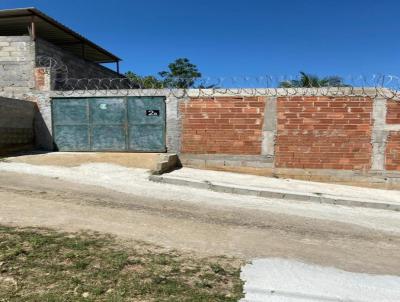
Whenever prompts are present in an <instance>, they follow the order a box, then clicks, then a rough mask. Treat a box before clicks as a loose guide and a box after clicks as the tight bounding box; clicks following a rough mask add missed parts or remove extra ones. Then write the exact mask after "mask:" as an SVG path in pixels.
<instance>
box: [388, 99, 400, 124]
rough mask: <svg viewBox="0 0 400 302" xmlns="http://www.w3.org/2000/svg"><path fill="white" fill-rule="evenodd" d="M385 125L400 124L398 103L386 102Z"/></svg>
mask: <svg viewBox="0 0 400 302" xmlns="http://www.w3.org/2000/svg"><path fill="white" fill-rule="evenodd" d="M386 123H388V124H400V102H399V101H388V102H387V114H386Z"/></svg>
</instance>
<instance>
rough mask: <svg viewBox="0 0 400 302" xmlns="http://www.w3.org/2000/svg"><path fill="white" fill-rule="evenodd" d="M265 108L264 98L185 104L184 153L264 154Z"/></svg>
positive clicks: (225, 99)
mask: <svg viewBox="0 0 400 302" xmlns="http://www.w3.org/2000/svg"><path fill="white" fill-rule="evenodd" d="M264 107H265V98H264V97H226V98H201V99H194V98H192V99H191V100H190V101H189V102H186V103H181V105H180V110H181V114H182V129H183V130H182V131H183V132H182V149H181V152H183V153H185V152H186V153H202V154H211V153H215V154H260V153H261V143H262V124H263V118H264Z"/></svg>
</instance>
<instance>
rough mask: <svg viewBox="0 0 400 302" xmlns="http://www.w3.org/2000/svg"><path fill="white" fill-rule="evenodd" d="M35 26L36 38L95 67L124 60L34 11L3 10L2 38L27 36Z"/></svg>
mask: <svg viewBox="0 0 400 302" xmlns="http://www.w3.org/2000/svg"><path fill="white" fill-rule="evenodd" d="M32 22H33V23H34V28H35V35H36V36H37V37H40V38H42V39H44V40H47V41H49V42H51V43H53V44H54V45H57V46H59V47H62V48H63V49H64V50H66V51H69V52H71V53H73V54H75V55H76V56H78V57H81V58H84V59H86V60H89V61H92V62H95V63H111V62H117V61H120V60H121V59H120V58H118V57H117V56H116V55H114V54H112V53H110V52H108V51H107V50H105V49H104V48H102V47H100V46H98V45H97V44H95V43H93V42H91V41H90V40H88V39H86V38H85V37H83V36H81V35H80V34H78V33H77V32H75V31H73V30H72V29H70V28H68V27H67V26H65V25H63V24H61V23H60V22H58V21H56V20H54V19H53V18H51V17H49V16H47V15H46V14H44V13H42V12H41V11H40V10H38V9H36V8H34V7H29V8H18V9H6V10H0V36H18V35H26V34H28V33H29V31H28V28H29V27H31V24H32Z"/></svg>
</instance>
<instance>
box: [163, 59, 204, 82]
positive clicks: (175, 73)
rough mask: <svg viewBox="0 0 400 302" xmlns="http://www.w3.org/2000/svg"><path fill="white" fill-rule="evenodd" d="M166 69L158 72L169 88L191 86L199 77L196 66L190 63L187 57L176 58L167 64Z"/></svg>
mask: <svg viewBox="0 0 400 302" xmlns="http://www.w3.org/2000/svg"><path fill="white" fill-rule="evenodd" d="M168 69H169V70H168V71H161V72H159V73H158V74H159V75H160V76H161V78H162V81H163V83H164V85H165V86H166V87H170V88H191V87H193V86H194V84H195V82H196V80H198V79H199V78H200V77H201V73H200V72H199V70H198V69H197V66H196V65H194V64H192V63H190V61H189V59H187V58H179V59H176V60H175V61H174V62H172V63H170V64H169V65H168Z"/></svg>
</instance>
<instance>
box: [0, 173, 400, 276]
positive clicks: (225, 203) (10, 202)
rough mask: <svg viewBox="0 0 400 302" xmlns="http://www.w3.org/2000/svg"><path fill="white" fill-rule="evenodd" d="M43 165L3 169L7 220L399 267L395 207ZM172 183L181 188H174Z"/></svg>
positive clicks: (239, 253) (186, 247) (205, 252)
mask: <svg viewBox="0 0 400 302" xmlns="http://www.w3.org/2000/svg"><path fill="white" fill-rule="evenodd" d="M23 168H24V169H26V168H27V167H26V166H23ZM92 168H93V167H92ZM18 169H20V168H19V166H18V167H16V168H15V170H18ZM35 169H37V168H36V167H33V168H32V169H31V170H29V173H23V169H22V168H21V169H20V170H21V172H18V173H16V172H7V171H4V170H3V171H0V207H1V211H0V224H3V225H9V226H19V227H21V226H22V227H24V226H27V227H32V226H39V227H51V228H55V229H58V230H63V231H69V232H76V231H81V230H91V231H98V232H101V233H109V234H113V235H116V236H118V237H120V238H122V239H125V240H126V242H128V243H129V242H133V240H143V241H146V242H150V243H155V244H159V245H161V246H163V247H165V248H167V249H177V250H180V251H190V252H195V253H196V254H197V255H201V256H218V255H228V256H235V257H238V258H241V259H245V260H250V259H254V258H263V257H280V258H291V259H297V260H300V261H305V262H308V263H314V264H318V265H323V266H334V267H336V268H341V269H344V270H347V271H353V272H365V273H375V274H393V275H400V228H399V213H396V212H393V213H387V212H390V211H386V212H385V211H381V210H367V209H362V210H360V209H351V208H350V209H348V208H346V207H337V206H328V205H324V206H323V205H318V207H317V205H312V204H307V203H299V202H296V203H290V202H287V201H285V202H280V201H278V200H268V199H260V198H258V199H257V198H253V197H249V198H247V197H246V196H240V197H238V196H233V195H230V194H224V193H210V192H209V193H205V192H204V193H203V192H201V191H200V190H193V191H190V190H189V191H174V190H178V189H175V188H174V187H173V186H167V185H165V186H162V185H155V184H153V183H151V182H144V181H143V182H141V180H139V179H138V181H137V184H136V185H135V182H136V180H135V178H134V177H133V178H132V179H126V175H125V174H124V181H125V185H126V186H129V187H130V188H131V191H129V192H121V186H118V185H117V183H116V179H115V178H118V175H119V174H118V173H122V172H121V171H117V172H118V173H117V174H116V175H115V177H113V176H112V175H111V176H110V175H108V176H107V177H108V178H106V180H105V182H104V183H103V184H102V185H93V184H94V183H96V182H95V181H97V180H99V181H100V180H101V177H102V172H101V171H100V170H99V169H97V170H95V172H96V173H94V174H88V172H87V171H86V172H85V173H83V172H82V171H81V170H74V173H76V174H71V175H70V177H69V178H66V177H64V176H63V174H62V173H60V172H57V171H61V170H55V171H56V172H54V173H53V174H51V175H52V176H51V177H50V176H43V175H40V174H41V173H42V172H43V171H42V172H40V171H41V170H40V169H37V173H36V172H35ZM49 169H50V168H49ZM65 169H70V168H65ZM62 171H64V172H65V173H67V170H62ZM68 171H70V170H68ZM99 171H100V172H99ZM107 171H108V170H107ZM64 172H63V173H64ZM128 172H129V171H128ZM35 173H36V174H35ZM43 173H44V172H43ZM43 173H42V174H43ZM71 173H72V172H71ZM79 173H80V174H79ZM104 173H105V172H104ZM129 173H130V172H129ZM93 175H97V176H93ZM80 176H81V177H80ZM85 177H86V178H85ZM135 177H136V176H135ZM137 177H138V176H137ZM84 179H87V181H86V182H85V181H84ZM99 184H100V182H99ZM107 184H109V185H108V187H107ZM122 188H123V187H122ZM162 188H164V191H162ZM134 189H135V190H136V192H135V191H134ZM132 190H133V191H132ZM160 190H161V191H160ZM179 190H183V189H182V188H180V189H179ZM149 191H150V192H151V191H153V194H148V192H149ZM171 192H172V193H174V194H175V195H176V196H179V197H176V198H172V197H171V196H172V195H171V194H172V193H171ZM178 193H179V194H180V195H179V194H178ZM177 194H178V195H177ZM175 195H174V196H175Z"/></svg>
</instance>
